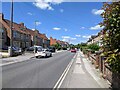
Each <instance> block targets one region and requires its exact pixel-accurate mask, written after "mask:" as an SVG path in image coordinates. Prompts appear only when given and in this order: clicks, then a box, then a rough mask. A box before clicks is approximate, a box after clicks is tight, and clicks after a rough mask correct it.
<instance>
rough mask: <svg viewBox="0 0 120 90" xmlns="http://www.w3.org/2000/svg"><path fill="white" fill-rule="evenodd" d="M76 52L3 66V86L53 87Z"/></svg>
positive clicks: (64, 52)
mask: <svg viewBox="0 0 120 90" xmlns="http://www.w3.org/2000/svg"><path fill="white" fill-rule="evenodd" d="M74 55H75V54H74V53H71V52H69V51H63V52H59V53H56V54H54V55H53V56H52V57H50V58H40V59H36V58H33V59H31V60H28V61H24V62H20V63H16V64H11V65H7V66H3V67H2V88H53V87H54V85H55V84H56V82H57V80H58V79H59V77H60V76H61V74H62V73H63V71H64V69H65V68H66V67H67V65H68V64H69V62H70V61H71V60H72V58H73V56H74Z"/></svg>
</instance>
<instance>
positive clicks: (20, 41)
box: [0, 14, 50, 48]
mask: <svg viewBox="0 0 120 90" xmlns="http://www.w3.org/2000/svg"><path fill="white" fill-rule="evenodd" d="M0 19H1V20H0V24H1V27H0V31H1V34H2V35H1V37H0V41H1V45H0V47H1V48H3V46H4V48H5V47H8V46H10V39H11V36H10V21H9V20H7V19H4V15H3V14H0ZM12 30H13V37H12V39H13V46H15V47H20V48H28V47H31V46H34V45H38V46H43V47H44V48H47V47H49V46H50V40H49V39H48V38H47V37H46V35H45V34H41V33H39V31H38V30H31V29H29V28H27V27H26V26H25V25H24V23H19V24H18V23H15V22H13V28H12Z"/></svg>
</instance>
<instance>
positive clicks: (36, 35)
mask: <svg viewBox="0 0 120 90" xmlns="http://www.w3.org/2000/svg"><path fill="white" fill-rule="evenodd" d="M36 22H37V21H35V30H36ZM34 45H37V35H36V32H35V44H34Z"/></svg>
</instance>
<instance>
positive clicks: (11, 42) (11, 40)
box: [9, 0, 13, 56]
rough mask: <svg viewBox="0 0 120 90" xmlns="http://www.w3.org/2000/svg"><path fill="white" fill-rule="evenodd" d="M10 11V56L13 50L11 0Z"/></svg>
mask: <svg viewBox="0 0 120 90" xmlns="http://www.w3.org/2000/svg"><path fill="white" fill-rule="evenodd" d="M10 10H11V13H10V18H11V21H10V48H9V50H10V56H13V50H12V47H13V30H12V29H13V0H12V1H11V8H10Z"/></svg>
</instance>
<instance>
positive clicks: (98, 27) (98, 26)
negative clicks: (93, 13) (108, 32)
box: [90, 25, 104, 30]
mask: <svg viewBox="0 0 120 90" xmlns="http://www.w3.org/2000/svg"><path fill="white" fill-rule="evenodd" d="M103 28H104V26H102V27H100V25H96V26H94V27H90V30H101V29H103Z"/></svg>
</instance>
